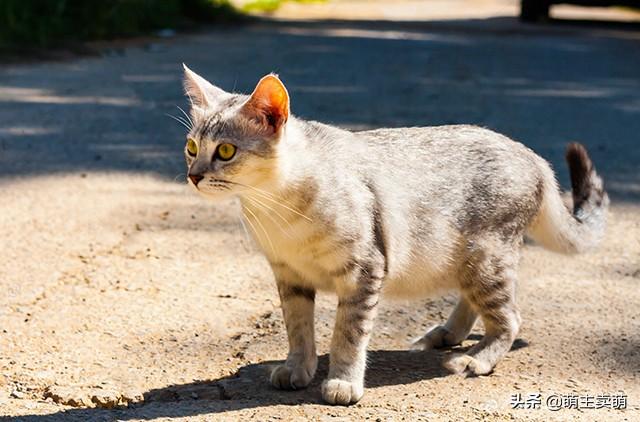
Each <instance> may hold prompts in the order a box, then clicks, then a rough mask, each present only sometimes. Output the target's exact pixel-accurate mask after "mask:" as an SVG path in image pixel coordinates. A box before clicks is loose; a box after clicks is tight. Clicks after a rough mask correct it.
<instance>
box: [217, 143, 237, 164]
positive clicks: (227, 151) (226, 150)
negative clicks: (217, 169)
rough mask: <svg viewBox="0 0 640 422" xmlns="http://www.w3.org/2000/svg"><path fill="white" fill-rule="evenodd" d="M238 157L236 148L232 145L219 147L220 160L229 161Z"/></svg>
mask: <svg viewBox="0 0 640 422" xmlns="http://www.w3.org/2000/svg"><path fill="white" fill-rule="evenodd" d="M234 155H236V146H235V145H232V144H220V145H218V158H219V159H221V160H222V161H229V160H231V159H232V158H233V156H234Z"/></svg>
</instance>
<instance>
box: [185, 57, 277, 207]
mask: <svg viewBox="0 0 640 422" xmlns="http://www.w3.org/2000/svg"><path fill="white" fill-rule="evenodd" d="M184 88H185V91H186V94H187V96H188V97H189V99H190V101H191V113H190V114H191V120H192V123H193V124H192V128H191V130H190V131H189V133H188V134H187V138H186V143H185V148H184V155H185V158H186V161H187V167H188V171H187V176H188V177H187V178H188V180H189V181H188V183H189V184H191V185H192V186H194V187H195V188H196V189H197V190H198V192H200V193H202V194H203V195H206V196H209V197H215V198H218V197H224V196H228V195H229V194H234V193H241V192H242V191H246V190H247V189H256V188H257V189H259V187H258V186H260V185H263V184H264V183H268V182H269V181H271V180H273V179H274V178H275V177H276V174H275V172H277V161H276V160H277V151H278V144H279V142H280V140H281V138H282V134H283V132H284V130H285V126H286V124H287V120H288V118H289V95H288V93H287V90H286V88H285V86H284V85H283V84H282V82H281V81H280V79H278V77H277V76H276V75H273V74H271V75H267V76H265V77H263V78H262V79H261V80H260V82H258V85H257V86H256V88H255V89H254V91H253V94H251V95H250V96H247V95H242V94H234V93H229V92H225V91H223V90H222V89H220V88H217V87H215V86H213V85H212V84H210V83H209V82H207V81H206V80H205V79H204V78H202V77H201V76H199V75H197V74H196V73H195V72H193V71H191V70H190V69H189V68H188V67H186V66H184Z"/></svg>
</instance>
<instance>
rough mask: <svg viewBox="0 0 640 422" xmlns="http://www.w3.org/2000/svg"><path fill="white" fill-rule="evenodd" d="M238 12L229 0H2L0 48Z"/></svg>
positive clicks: (112, 34) (109, 35)
mask: <svg viewBox="0 0 640 422" xmlns="http://www.w3.org/2000/svg"><path fill="white" fill-rule="evenodd" d="M239 16H240V14H239V12H238V11H236V10H235V9H234V8H233V7H232V6H231V5H230V4H229V3H228V1H227V0H0V46H3V47H12V46H13V47H16V46H21V45H24V46H38V47H46V46H50V45H54V44H57V43H60V42H64V41H75V40H95V39H113V38H119V37H127V36H134V35H140V34H145V33H149V32H151V31H154V30H158V29H163V28H178V27H180V26H182V25H184V24H185V22H187V21H197V22H216V21H229V20H235V19H237V18H238V17H239Z"/></svg>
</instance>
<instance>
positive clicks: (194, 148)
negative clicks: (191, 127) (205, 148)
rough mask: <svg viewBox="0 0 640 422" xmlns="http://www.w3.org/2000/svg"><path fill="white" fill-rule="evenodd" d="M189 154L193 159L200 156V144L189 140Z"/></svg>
mask: <svg viewBox="0 0 640 422" xmlns="http://www.w3.org/2000/svg"><path fill="white" fill-rule="evenodd" d="M187 153H189V155H190V156H192V157H195V156H196V155H197V154H198V144H196V141H194V140H193V139H191V138H189V139H187Z"/></svg>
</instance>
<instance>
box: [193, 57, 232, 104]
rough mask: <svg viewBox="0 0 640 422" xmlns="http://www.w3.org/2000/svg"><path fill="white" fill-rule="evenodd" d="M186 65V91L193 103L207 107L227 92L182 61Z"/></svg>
mask: <svg viewBox="0 0 640 422" xmlns="http://www.w3.org/2000/svg"><path fill="white" fill-rule="evenodd" d="M182 67H184V91H185V93H186V94H187V96H188V97H189V99H190V100H191V103H192V104H191V105H192V106H193V107H197V108H200V109H203V108H207V107H209V106H211V105H212V104H215V102H216V101H217V100H218V99H219V98H220V97H221V96H223V95H226V94H227V93H226V92H225V91H223V90H222V89H220V88H218V87H215V86H213V85H211V84H210V83H209V82H208V81H207V80H206V79H204V78H203V77H202V76H200V75H198V74H197V73H195V72H194V71H192V70H191V69H189V68H188V67H187V65H186V64H184V63H182Z"/></svg>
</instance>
